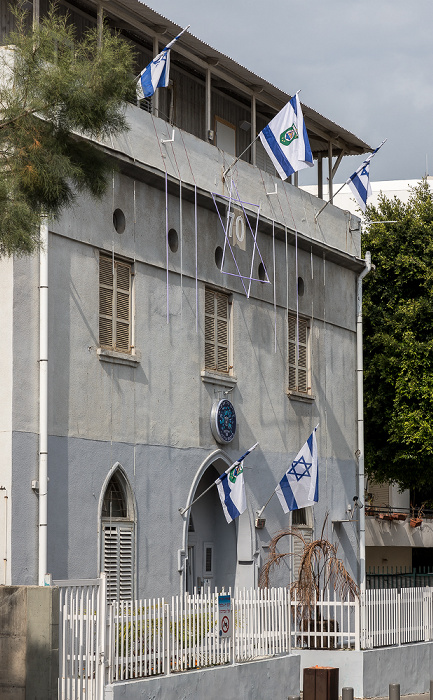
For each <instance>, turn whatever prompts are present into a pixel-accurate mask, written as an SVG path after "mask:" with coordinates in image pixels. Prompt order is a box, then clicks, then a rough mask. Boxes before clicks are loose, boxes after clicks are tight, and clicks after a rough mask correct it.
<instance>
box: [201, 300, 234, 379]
mask: <svg viewBox="0 0 433 700" xmlns="http://www.w3.org/2000/svg"><path fill="white" fill-rule="evenodd" d="M205 368H206V369H210V370H214V371H215V370H216V371H217V372H228V371H229V300H228V296H227V295H226V294H222V293H221V292H215V291H213V290H212V289H206V291H205Z"/></svg>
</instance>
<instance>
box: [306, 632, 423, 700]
mask: <svg viewBox="0 0 433 700" xmlns="http://www.w3.org/2000/svg"><path fill="white" fill-rule="evenodd" d="M294 654H299V657H300V660H301V664H300V666H301V668H300V672H301V676H300V685H301V689H302V676H303V670H304V668H307V667H308V666H335V667H337V668H339V669H340V674H339V676H340V681H339V682H340V692H341V688H344V687H350V688H353V689H354V693H355V697H356V698H378V697H385V696H388V691H389V685H390V683H400V692H401V694H402V695H409V694H415V693H426V692H428V691H429V688H430V678H431V677H432V668H433V642H419V643H418V644H404V645H402V646H399V647H386V648H383V649H366V650H364V651H351V650H349V651H343V650H331V649H329V650H326V649H322V650H316V649H300V650H299V651H296V650H295V651H294Z"/></svg>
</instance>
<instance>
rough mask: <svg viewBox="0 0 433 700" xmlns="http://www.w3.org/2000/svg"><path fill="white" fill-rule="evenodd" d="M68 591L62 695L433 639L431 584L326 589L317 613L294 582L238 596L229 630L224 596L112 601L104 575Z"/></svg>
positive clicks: (78, 696)
mask: <svg viewBox="0 0 433 700" xmlns="http://www.w3.org/2000/svg"><path fill="white" fill-rule="evenodd" d="M54 585H58V586H59V588H60V643H59V648H60V670H59V698H60V700H102V698H103V692H104V687H105V684H106V683H109V682H113V681H120V680H129V679H133V678H145V677H150V676H156V675H158V676H161V675H168V674H171V673H176V672H181V671H187V670H190V669H201V668H206V667H209V666H217V665H221V664H228V663H235V662H242V661H252V660H254V659H257V658H263V657H270V656H276V655H280V654H286V653H290V651H291V650H292V649H293V648H298V649H299V648H308V649H318V650H319V649H329V650H338V649H356V650H357V649H372V648H377V647H386V646H393V645H400V644H407V643H413V642H420V641H431V640H432V641H433V588H431V587H425V588H407V589H402V590H401V591H397V590H396V589H394V590H393V589H382V590H381V589H373V590H368V591H366V592H365V593H364V594H363V595H362V596H361V597H360V598H359V599H358V598H353V597H350V596H348V597H347V598H346V599H344V600H341V599H338V598H337V596H336V595H335V593H331V592H329V591H327V592H326V593H323V594H321V595H320V597H319V598H318V599H317V600H316V602H315V604H314V605H313V606H312V608H311V610H310V614H309V615H307V614H306V612H307V611H306V610H304V609H303V608H302V606H301V605H300V603H299V601H297V599H296V597H295V596H292V597H291V596H290V593H289V591H288V589H286V588H271V589H250V590H245V589H244V590H236V591H235V592H234V594H233V595H231V592H230V591H229V592H228V593H229V594H230V601H231V613H230V625H229V627H230V634H228V635H227V636H225V635H224V634H221V621H220V610H219V593H218V592H217V591H214V592H211V591H207V592H200V593H195V594H194V595H189V594H185V595H183V596H173V597H172V598H171V600H170V601H167V600H165V599H164V598H152V599H142V600H136V601H120V602H114V603H112V604H110V605H108V607H107V605H106V602H105V601H106V588H105V577H104V576H102V577H101V578H100V579H96V580H91V581H55V582H54Z"/></svg>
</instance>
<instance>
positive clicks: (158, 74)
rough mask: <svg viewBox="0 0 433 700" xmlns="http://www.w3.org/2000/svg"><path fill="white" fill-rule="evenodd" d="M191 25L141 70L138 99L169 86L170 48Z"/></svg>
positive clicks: (150, 95)
mask: <svg viewBox="0 0 433 700" xmlns="http://www.w3.org/2000/svg"><path fill="white" fill-rule="evenodd" d="M190 26H191V25H190V24H188V26H187V27H185V29H182V31H181V32H180V34H178V35H177V36H176V37H175V38H174V39H173V40H172V41H170V43H169V44H167V46H166V47H165V49H162V51H161V53H159V54H158V55H157V56H156V57H155V58H154V59H153V61H151V62H150V63H149V65H148V66H146V68H144V70H142V71H141V73H140V75H139V76H138V78H137V80H138V83H137V99H139V100H143V99H144V98H145V97H152V95H153V93H154V92H155V90H156V88H159V87H167V86H168V81H169V73H170V49H171V47H172V46H173V44H174V42H175V41H177V40H178V39H179V37H180V36H181V35H182V34H183V33H184V32H186V30H187V29H189V27H190Z"/></svg>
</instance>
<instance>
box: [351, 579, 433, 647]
mask: <svg viewBox="0 0 433 700" xmlns="http://www.w3.org/2000/svg"><path fill="white" fill-rule="evenodd" d="M431 640H433V588H432V587H430V586H425V587H424V588H402V589H401V590H400V591H398V590H397V589H396V588H389V589H371V590H367V591H365V593H364V594H363V595H362V597H361V647H362V648H363V649H373V648H376V647H384V646H392V645H394V644H397V645H399V644H408V643H411V642H429V641H431Z"/></svg>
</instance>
